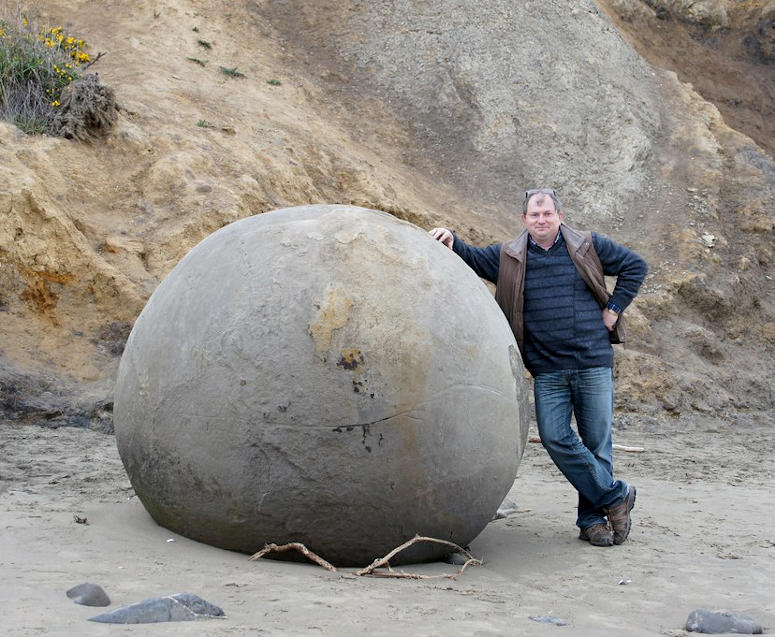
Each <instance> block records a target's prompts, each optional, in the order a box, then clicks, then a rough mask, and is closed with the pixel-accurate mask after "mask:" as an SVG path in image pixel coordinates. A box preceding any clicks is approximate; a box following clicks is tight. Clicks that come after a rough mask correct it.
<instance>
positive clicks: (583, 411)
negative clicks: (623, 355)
mask: <svg viewBox="0 0 775 637" xmlns="http://www.w3.org/2000/svg"><path fill="white" fill-rule="evenodd" d="M534 394H535V406H536V420H537V421H538V433H539V434H540V435H541V442H542V443H543V445H544V447H545V448H546V450H547V451H548V452H549V456H550V457H551V458H552V460H553V461H554V464H555V465H557V468H558V469H559V470H560V471H562V473H563V475H564V476H565V477H566V478H567V479H568V482H570V483H571V484H572V485H573V486H574V487H575V489H576V491H578V492H579V508H578V518H577V519H576V525H577V526H578V527H579V528H582V529H583V528H586V527H588V526H591V525H593V524H599V523H605V517H604V516H605V512H604V511H603V509H604V508H605V507H608V506H611V505H613V504H616V503H618V501H620V500H621V499H622V498H624V497H625V496H626V495H627V483H626V482H624V481H622V480H614V465H613V446H612V445H613V443H612V438H611V423H612V421H613V414H614V379H613V370H612V369H611V368H610V367H592V368H590V369H578V370H574V369H569V370H561V371H556V372H547V373H545V374H539V375H538V376H536V377H535V380H534ZM571 412H572V413H573V414H575V416H576V426H577V428H578V435H577V434H576V432H575V431H574V430H573V429H572V428H571V426H570V422H571Z"/></svg>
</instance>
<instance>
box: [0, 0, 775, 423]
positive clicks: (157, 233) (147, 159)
mask: <svg viewBox="0 0 775 637" xmlns="http://www.w3.org/2000/svg"><path fill="white" fill-rule="evenodd" d="M601 4H603V3H601ZM35 6H36V7H37V10H38V12H39V14H40V17H41V19H42V20H43V21H47V22H49V23H50V24H65V25H72V27H71V28H72V30H74V31H77V32H78V33H79V34H80V35H83V36H84V37H85V39H86V40H87V42H88V43H89V44H90V46H91V50H92V51H93V52H97V51H104V52H105V56H104V57H103V58H102V59H101V60H100V62H99V63H98V65H97V66H96V67H95V69H96V70H98V71H99V73H100V75H101V77H102V79H103V81H104V82H105V83H108V84H110V85H111V86H113V87H114V88H115V90H116V92H117V95H118V98H119V101H120V103H121V106H122V111H121V114H120V118H119V122H118V124H117V126H116V128H115V130H114V132H113V134H112V135H111V136H110V137H108V138H107V139H106V140H105V141H104V142H99V143H95V144H90V145H86V144H80V143H75V142H72V141H67V140H62V139H51V138H30V137H25V136H23V135H22V134H21V133H20V132H18V131H17V130H16V129H15V128H14V127H12V126H10V125H7V124H0V153H2V162H1V163H0V184H2V186H0V266H1V267H0V318H1V319H2V334H3V340H2V343H1V344H0V403H1V404H2V406H3V416H4V417H6V418H21V419H39V418H40V417H41V416H43V417H46V418H48V419H49V421H50V422H51V423H52V424H91V425H92V426H96V427H104V428H109V426H110V415H109V410H110V405H111V395H112V378H113V375H114V373H115V367H116V364H117V361H118V356H119V354H120V351H121V346H122V343H123V340H124V339H125V337H126V334H127V333H128V330H129V329H130V327H131V324H132V321H133V320H134V318H135V317H136V315H137V313H138V312H139V311H140V309H141V308H142V306H143V304H144V302H145V300H146V299H147V298H148V296H149V295H150V293H151V292H152V291H153V289H154V288H155V286H156V285H157V284H158V282H159V281H160V280H161V278H162V277H163V276H164V275H165V274H166V273H167V272H168V271H169V270H170V269H171V267H172V266H173V265H174V264H175V263H176V262H177V261H178V260H179V259H180V258H181V257H182V256H183V255H184V254H185V253H186V252H187V251H188V250H189V249H190V248H191V247H192V246H193V245H195V244H196V243H197V242H198V241H200V240H201V239H202V238H204V237H205V236H206V235H207V234H209V233H210V232H212V231H214V230H215V229H217V228H219V227H221V226H222V225H224V224H226V223H229V222H231V221H234V220H236V219H239V218H241V217H244V216H246V215H250V214H256V213H260V212H264V211H267V210H271V209H273V208H278V207H283V206H287V205H293V204H301V203H316V202H345V203H355V204H359V205H364V206H369V207H375V208H380V209H383V210H387V211H389V212H392V213H393V214H396V215H398V216H400V217H402V218H404V219H408V220H410V221H413V222H415V223H417V224H419V225H421V226H424V227H431V226H433V225H447V226H450V227H453V228H455V229H456V230H458V231H459V232H460V233H461V234H462V235H463V236H464V237H465V238H466V239H468V240H471V241H474V242H479V243H485V242H488V241H494V240H500V239H502V238H504V237H507V236H509V235H510V234H511V233H514V232H516V231H517V230H518V226H519V224H518V220H517V218H516V215H515V209H516V208H517V207H518V206H519V197H520V193H521V191H522V190H524V188H525V187H529V186H533V185H536V184H545V183H553V184H555V185H556V186H557V187H558V189H559V190H560V192H561V194H562V195H563V198H564V199H565V201H566V207H567V219H568V221H569V222H571V223H574V224H577V225H581V226H586V227H593V228H595V229H597V230H600V231H601V232H604V233H607V234H610V235H612V236H613V237H615V238H617V239H618V240H620V241H622V242H624V243H627V244H629V245H631V246H632V247H634V248H635V249H636V250H638V251H639V252H640V253H641V254H643V256H645V257H646V258H647V260H648V261H649V262H650V264H651V273H650V275H649V278H648V280H647V283H646V285H645V287H644V290H643V293H642V295H641V296H640V297H639V299H638V301H637V303H636V305H635V306H633V308H632V309H631V310H630V311H629V312H628V313H629V314H630V324H631V330H630V331H631V335H632V343H631V345H630V346H629V348H628V349H626V350H620V351H618V353H617V373H618V375H619V385H618V406H619V408H620V410H619V422H620V425H621V426H627V425H628V423H633V424H639V425H643V424H644V423H646V424H648V423H659V422H661V421H664V420H665V419H666V418H680V417H682V416H686V417H690V416H691V415H692V414H695V413H697V412H698V411H699V412H705V413H713V414H717V415H722V416H724V417H727V418H729V419H730V420H733V421H737V420H743V421H748V420H751V419H754V420H756V419H762V418H765V417H766V415H767V414H768V412H769V410H771V408H772V405H773V397H772V396H773V381H772V380H771V379H770V374H769V368H770V364H771V360H772V357H773V352H774V351H775V307H773V295H772V277H773V276H775V272H774V271H773V270H775V268H774V267H773V262H772V259H773V254H772V236H773V216H774V215H773V202H774V201H775V186H774V184H775V162H773V159H772V155H771V152H772V151H771V149H770V150H768V148H770V147H769V146H768V143H769V142H767V139H768V138H767V136H766V135H764V136H762V137H761V138H756V136H754V138H755V139H757V141H758V142H759V143H758V144H757V141H754V139H751V137H749V136H748V134H747V131H752V130H754V129H752V128H747V127H746V126H744V125H742V124H739V125H738V124H736V123H735V122H733V121H732V120H731V118H729V117H725V116H722V114H721V112H719V110H718V109H717V108H716V107H715V106H714V105H713V104H711V103H709V102H707V101H705V99H703V98H702V97H701V96H700V95H699V94H698V93H696V92H695V91H694V90H693V89H692V87H691V86H689V85H687V84H683V83H682V82H681V81H680V80H679V78H678V77H677V76H676V74H675V73H672V72H669V71H663V70H660V69H659V68H657V67H656V66H651V65H650V64H649V62H651V63H654V64H656V62H658V61H659V60H657V59H656V58H652V57H649V56H648V55H647V54H646V53H645V52H644V51H645V50H646V49H647V48H648V47H647V44H648V43H646V45H643V46H644V47H646V48H643V47H642V46H640V45H639V49H638V50H639V52H640V55H639V54H638V53H636V51H635V50H634V49H633V48H632V47H631V46H630V44H629V43H628V41H627V40H625V39H623V38H622V36H621V35H620V33H619V31H617V29H616V27H615V26H614V24H613V23H612V22H611V19H610V18H609V16H608V15H607V14H605V13H601V12H600V11H599V9H598V6H597V5H596V4H594V3H592V2H589V1H584V2H569V1H559V0H553V1H549V2H545V3H525V4H523V3H513V2H509V1H506V0H495V1H493V2H491V3H487V4H486V5H482V4H481V3H475V2H473V1H469V0H463V1H461V2H457V3H455V4H454V6H450V5H448V4H447V3H442V2H437V3H434V2H431V3H425V4H424V5H423V8H422V9H418V8H416V7H415V6H414V3H410V2H383V1H375V2H368V3H364V2H356V1H353V2H346V3H340V2H336V3H334V2H328V1H327V0H324V1H322V2H319V3H314V4H310V3H304V2H300V1H296V0H287V1H285V2H269V1H262V2H250V1H247V0H238V1H236V2H219V1H210V2H204V1H200V2H196V1H194V0H170V1H168V2H145V1H142V0H141V1H138V2H133V3H123V2H93V1H87V0H80V1H76V0H70V1H67V0H63V1H51V2H38V3H36V5H35ZM631 19H633V20H634V19H635V18H631ZM557 33H561V34H562V36H563V37H562V38H559V39H558V38H557V37H556V36H557ZM200 40H201V41H203V42H207V43H209V44H210V48H206V47H205V46H203V45H202V44H200V43H199V41H200ZM655 42H656V41H655ZM641 55H643V56H644V57H645V61H644V59H643V57H641ZM187 58H197V59H200V60H202V61H206V65H205V66H204V67H203V66H200V65H199V64H197V63H195V62H192V61H191V60H189V59H187ZM754 63H755V64H765V62H764V61H761V62H760V61H755V62H750V64H754ZM220 66H222V67H225V68H236V69H238V70H239V71H240V72H242V73H244V75H245V77H244V78H232V77H229V76H227V75H225V74H224V73H222V72H221V71H220V70H219V67H220ZM730 68H732V67H730ZM757 68H758V67H757ZM269 80H273V83H271V84H270V83H268V81H269ZM277 82H279V85H278V84H277ZM751 109H752V112H753V111H754V110H755V109H754V107H753V106H752V107H751ZM765 115H766V113H762V121H764V120H766V116H765ZM743 119H744V120H746V121H748V120H749V119H753V116H752V117H751V118H746V117H743ZM198 123H200V124H204V125H197V124H198ZM730 124H732V126H730ZM735 127H737V128H738V129H739V130H735ZM741 131H742V132H741ZM751 135H753V133H751Z"/></svg>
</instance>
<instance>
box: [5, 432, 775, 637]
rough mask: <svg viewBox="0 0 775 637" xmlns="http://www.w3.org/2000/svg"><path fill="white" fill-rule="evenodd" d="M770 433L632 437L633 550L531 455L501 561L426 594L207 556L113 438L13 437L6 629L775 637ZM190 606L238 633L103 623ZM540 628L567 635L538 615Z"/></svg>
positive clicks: (774, 475)
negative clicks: (198, 602) (200, 601)
mask: <svg viewBox="0 0 775 637" xmlns="http://www.w3.org/2000/svg"><path fill="white" fill-rule="evenodd" d="M647 429H652V430H651V431H648V430H647ZM770 431H771V427H770V426H765V425H763V424H757V423H756V422H755V421H754V420H749V421H747V422H742V421H741V422H737V423H736V424H735V425H734V427H732V426H730V425H728V424H725V423H722V422H720V421H710V420H709V421H705V422H699V421H696V420H695V421H694V422H693V423H691V424H689V425H687V424H681V426H680V427H679V426H676V428H675V429H674V430H671V431H667V430H665V428H664V427H659V428H657V427H640V428H638V427H634V426H629V427H627V428H626V429H624V430H619V431H616V432H615V442H616V443H618V444H622V445H630V446H641V447H643V448H644V449H645V451H644V452H643V453H626V452H621V451H617V452H616V454H615V455H616V457H615V462H616V469H617V473H618V475H620V476H622V477H624V478H625V479H627V480H628V481H630V482H631V483H632V484H635V485H636V486H637V487H638V501H637V505H636V508H635V510H634V512H633V520H634V527H633V531H632V534H631V536H630V539H629V540H628V541H627V542H626V543H625V544H624V545H622V546H615V547H611V548H596V547H592V546H590V545H589V544H587V543H585V542H582V541H580V540H578V539H577V537H576V535H577V533H576V529H575V527H574V525H573V522H574V514H575V510H574V507H575V496H574V492H573V491H572V488H571V487H570V486H569V485H568V484H567V483H566V482H565V480H564V479H563V478H562V476H561V475H560V474H559V473H558V472H557V470H556V469H555V468H554V466H553V465H552V463H551V461H550V460H549V458H548V456H547V455H546V453H545V452H544V450H543V448H542V447H541V446H540V445H538V444H530V445H528V448H527V450H526V452H525V455H524V457H523V460H522V463H521V465H520V468H519V473H518V476H517V480H516V481H515V483H514V486H513V488H512V490H511V492H510V494H509V497H510V498H511V499H513V500H514V501H515V502H516V503H517V505H518V512H517V513H515V514H513V515H511V516H509V517H508V518H506V519H500V520H495V521H493V522H492V523H490V524H489V525H488V526H487V528H486V529H485V530H484V531H483V532H482V533H481V534H480V535H479V536H478V537H477V538H476V539H475V540H474V542H473V543H472V544H471V547H470V548H471V551H472V552H473V553H474V554H475V555H476V556H477V557H479V558H482V559H483V560H484V564H483V565H482V566H473V567H469V568H468V569H467V570H466V571H465V572H464V573H463V574H462V575H460V576H459V577H457V578H455V579H447V578H440V579H423V580H412V579H384V578H370V577H356V576H354V575H353V569H340V570H339V571H338V572H336V573H330V572H328V571H326V570H324V569H322V568H320V567H318V566H316V565H313V564H311V563H310V564H309V565H307V564H302V563H290V562H281V561H276V560H259V561H255V562H251V561H248V559H247V556H246V555H242V554H238V553H232V552H228V551H223V550H219V549H215V548H212V547H210V546H207V545H204V544H200V543H197V542H193V541H191V540H188V539H186V538H184V537H181V536H178V535H175V534H173V533H171V532H169V531H168V530H166V529H164V528H162V527H160V526H158V525H157V524H156V523H155V522H154V521H153V520H152V519H151V518H150V517H149V516H148V514H147V513H146V512H145V510H144V508H143V507H142V505H141V504H140V502H139V501H138V499H137V498H136V497H135V496H134V493H133V491H132V488H131V486H130V484H129V481H128V479H127V477H126V475H125V473H124V470H123V466H122V464H121V461H120V459H119V457H118V453H117V451H116V447H115V440H114V438H113V436H110V435H104V434H100V433H96V432H92V431H88V430H78V429H72V428H60V429H53V430H52V429H46V428H44V427H37V426H22V425H15V424H13V423H3V424H2V426H0V495H2V498H1V501H2V507H0V523H1V525H2V536H0V537H1V538H2V539H1V540H0V598H2V599H3V600H4V604H3V613H2V619H0V625H1V626H2V631H1V632H2V633H3V634H4V635H9V636H11V635H13V636H22V635H25V636H26V635H40V634H46V635H49V634H50V635H75V634H79V635H107V634H118V633H120V634H144V635H148V634H151V635H157V634H158V635H201V634H207V635H256V634H269V635H273V634H277V635H280V634H282V635H310V634H324V635H363V634H372V635H450V634H454V635H521V634H523V635H542V634H555V631H563V633H561V634H573V635H622V634H628V635H683V634H685V633H684V631H683V626H684V625H685V622H686V618H687V616H688V614H689V612H690V611H692V610H694V609H696V608H708V609H728V610H734V611H738V612H742V613H745V614H748V615H750V616H751V617H753V618H754V619H756V620H757V621H758V622H759V623H760V624H762V625H763V626H764V627H765V632H769V629H768V627H772V626H775V597H773V591H775V533H774V532H773V527H772V512H773V511H775V460H773V445H774V443H773V440H772V437H771V435H770ZM534 434H535V432H531V435H534ZM74 516H78V517H79V518H86V521H87V523H85V524H84V523H78V522H76V521H75V518H74ZM172 540H174V541H172ZM260 548H261V547H256V549H257V550H258V549H260ZM375 557H378V556H375ZM404 570H405V571H407V572H411V573H418V574H423V575H443V574H445V573H455V570H456V569H455V567H453V566H450V565H448V564H443V563H432V564H422V565H415V566H408V567H404ZM83 582H91V583H95V584H99V585H100V586H102V587H103V588H104V589H105V591H106V592H107V593H108V595H109V597H110V599H111V605H110V606H109V607H107V608H90V607H87V606H81V605H77V604H75V603H73V601H72V600H70V599H68V598H67V597H66V595H65V592H66V591H67V590H68V589H69V588H71V587H72V586H75V585H77V584H80V583H83ZM178 592H190V593H195V594H197V595H199V596H200V597H202V598H204V599H206V600H208V601H210V602H212V603H214V604H216V605H218V606H220V607H221V608H222V609H223V610H224V612H225V614H226V617H225V619H213V620H208V621H206V622H203V621H198V622H178V623H166V624H154V625H148V624H146V625H128V626H116V625H106V624H98V623H93V622H88V621H87V618H89V617H93V616H94V615H97V614H99V613H101V612H104V611H106V610H112V609H115V608H118V607H120V606H124V605H127V604H130V603H134V602H138V601H142V600H144V599H147V598H149V597H156V596H165V595H169V594H173V593H178ZM540 616H551V617H554V618H557V619H558V620H562V621H563V622H565V623H566V626H556V625H554V624H551V623H539V622H537V621H535V620H534V619H531V617H540ZM687 634H688V633H687Z"/></svg>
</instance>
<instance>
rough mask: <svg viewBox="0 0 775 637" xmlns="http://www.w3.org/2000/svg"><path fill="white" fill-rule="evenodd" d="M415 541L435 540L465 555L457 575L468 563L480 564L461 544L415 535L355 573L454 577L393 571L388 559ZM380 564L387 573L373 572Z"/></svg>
mask: <svg viewBox="0 0 775 637" xmlns="http://www.w3.org/2000/svg"><path fill="white" fill-rule="evenodd" d="M417 542H435V543H437V544H445V545H446V546H451V547H452V548H453V549H455V551H454V552H455V553H462V554H463V555H464V556H465V557H467V558H468V561H467V562H466V563H465V564H463V567H462V568H461V569H460V570H459V571H458V572H457V575H460V574H462V572H463V571H464V570H465V569H466V567H467V566H468V565H469V564H477V565H481V563H482V560H479V559H477V558H475V557H474V556H473V555H471V554H470V553H469V552H468V551H466V550H465V549H464V548H463V547H462V546H458V545H457V544H455V543H454V542H450V541H448V540H439V539H437V538H434V537H423V536H420V535H415V536H414V537H413V538H412V539H411V540H408V541H406V542H404V543H403V544H402V545H401V546H397V547H396V548H394V549H393V550H392V551H390V553H388V554H387V555H385V556H384V557H380V558H378V559H376V560H374V561H373V562H372V563H371V564H369V565H368V566H367V567H366V568H362V569H361V570H360V571H356V572H355V574H356V575H375V576H377V577H405V578H409V579H434V578H439V577H446V578H450V579H454V578H455V575H448V574H447V575H415V574H412V573H404V572H403V571H394V570H393V569H392V568H390V560H391V558H393V557H395V556H396V555H398V553H400V552H401V551H403V550H404V549H406V548H409V547H410V546H412V544H416V543H417ZM382 566H386V567H387V568H388V571H387V573H386V572H384V571H379V572H375V569H378V568H380V567H382Z"/></svg>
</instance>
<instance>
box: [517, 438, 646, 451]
mask: <svg viewBox="0 0 775 637" xmlns="http://www.w3.org/2000/svg"><path fill="white" fill-rule="evenodd" d="M527 441H528V442H541V439H540V438H539V437H538V436H531V437H530V438H528V439H527ZM613 448H614V449H616V450H617V451H626V452H627V453H643V452H644V451H646V448H645V447H629V446H627V445H617V444H616V443H614V444H613Z"/></svg>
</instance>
